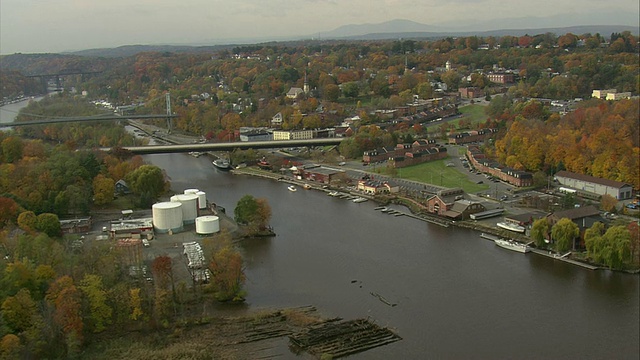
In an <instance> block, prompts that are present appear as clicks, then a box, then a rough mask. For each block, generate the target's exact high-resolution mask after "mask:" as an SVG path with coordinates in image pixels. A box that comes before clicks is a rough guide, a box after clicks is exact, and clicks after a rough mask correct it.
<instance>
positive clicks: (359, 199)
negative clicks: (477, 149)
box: [351, 196, 368, 203]
mask: <svg viewBox="0 0 640 360" xmlns="http://www.w3.org/2000/svg"><path fill="white" fill-rule="evenodd" d="M367 200H368V199H366V198H363V197H361V196H358V197H357V198H355V199H353V200H351V201H353V202H354V203H361V202H365V201H367Z"/></svg>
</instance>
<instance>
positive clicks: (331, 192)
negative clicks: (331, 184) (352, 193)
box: [327, 191, 338, 196]
mask: <svg viewBox="0 0 640 360" xmlns="http://www.w3.org/2000/svg"><path fill="white" fill-rule="evenodd" d="M327 195H329V196H338V192H337V191H329V192H328V193H327Z"/></svg>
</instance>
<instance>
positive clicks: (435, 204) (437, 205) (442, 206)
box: [427, 188, 464, 216]
mask: <svg viewBox="0 0 640 360" xmlns="http://www.w3.org/2000/svg"><path fill="white" fill-rule="evenodd" d="M462 194H464V190H462V189H459V188H453V189H446V190H440V191H438V192H437V193H436V194H435V195H433V196H432V197H430V198H429V199H427V211H428V212H430V213H432V214H436V215H440V216H445V213H446V212H447V211H449V210H451V208H452V207H453V204H454V203H455V202H456V200H461V199H462Z"/></svg>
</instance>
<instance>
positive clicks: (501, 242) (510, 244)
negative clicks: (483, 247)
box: [493, 239, 531, 254]
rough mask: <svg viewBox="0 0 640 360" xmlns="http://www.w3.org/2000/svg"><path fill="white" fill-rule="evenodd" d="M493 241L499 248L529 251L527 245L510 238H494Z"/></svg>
mask: <svg viewBox="0 0 640 360" xmlns="http://www.w3.org/2000/svg"><path fill="white" fill-rule="evenodd" d="M493 242H494V243H495V244H496V245H498V246H500V247H501V248H505V249H508V250H512V251H516V252H519V253H523V254H525V253H528V252H529V251H531V249H530V248H529V247H528V246H527V245H525V244H521V243H519V242H517V241H513V240H510V239H494V240H493Z"/></svg>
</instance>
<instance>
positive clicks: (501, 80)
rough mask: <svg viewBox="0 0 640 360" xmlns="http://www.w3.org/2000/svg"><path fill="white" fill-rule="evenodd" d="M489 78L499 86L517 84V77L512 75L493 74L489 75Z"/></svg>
mask: <svg viewBox="0 0 640 360" xmlns="http://www.w3.org/2000/svg"><path fill="white" fill-rule="evenodd" d="M487 78H488V79H489V81H491V82H492V83H497V84H513V83H514V82H515V75H514V74H512V73H491V74H488V75H487Z"/></svg>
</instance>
